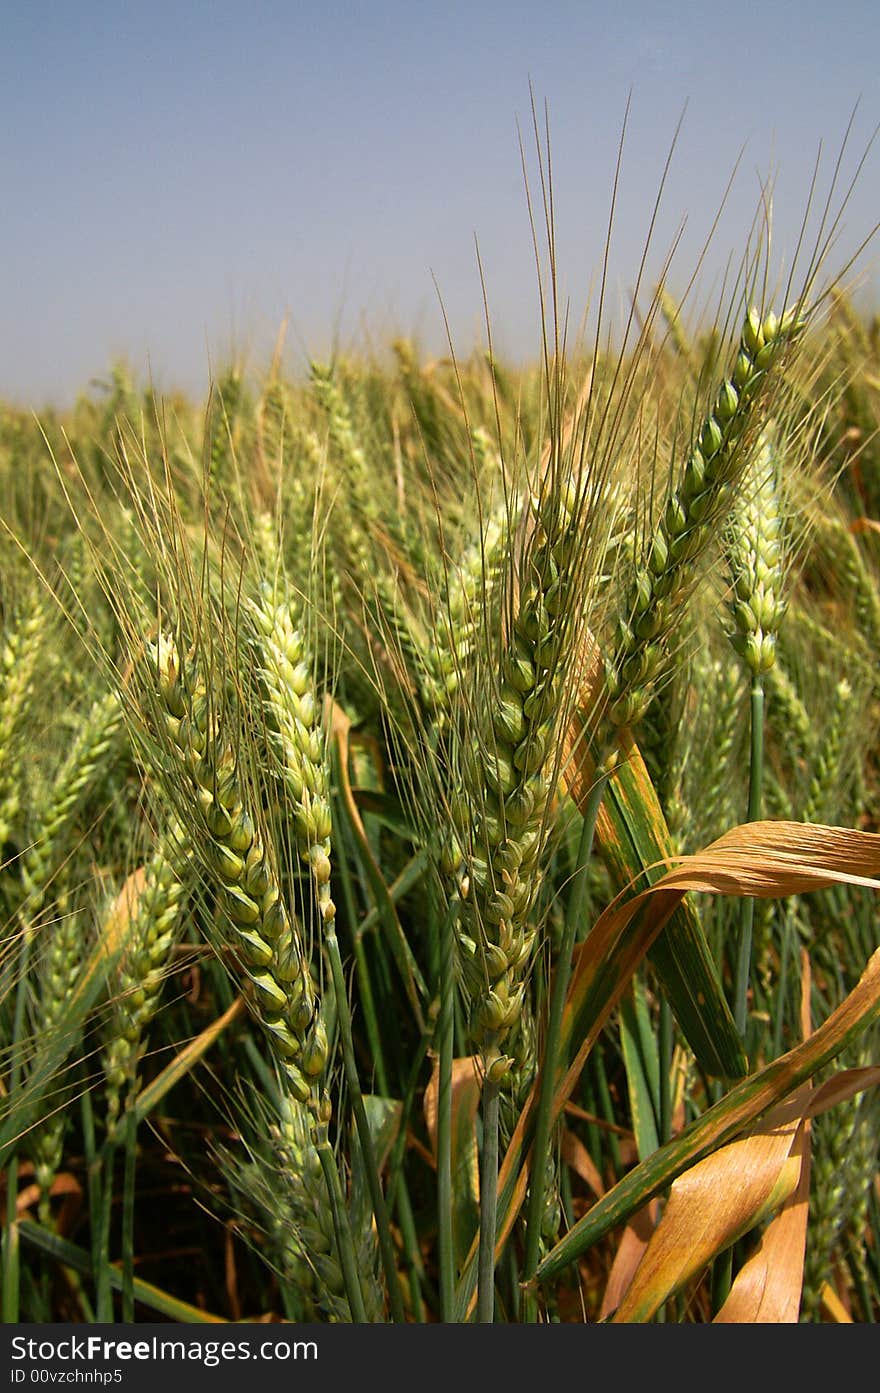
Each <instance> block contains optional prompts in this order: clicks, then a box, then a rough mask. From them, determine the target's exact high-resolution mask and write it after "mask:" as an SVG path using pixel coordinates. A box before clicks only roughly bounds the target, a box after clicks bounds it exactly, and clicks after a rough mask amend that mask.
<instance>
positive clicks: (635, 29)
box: [0, 0, 880, 406]
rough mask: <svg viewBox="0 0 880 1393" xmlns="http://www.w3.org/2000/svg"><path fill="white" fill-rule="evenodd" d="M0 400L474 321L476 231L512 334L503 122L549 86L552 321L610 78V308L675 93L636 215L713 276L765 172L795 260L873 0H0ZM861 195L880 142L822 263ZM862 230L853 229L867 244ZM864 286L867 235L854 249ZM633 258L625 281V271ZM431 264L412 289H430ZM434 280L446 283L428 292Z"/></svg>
mask: <svg viewBox="0 0 880 1393" xmlns="http://www.w3.org/2000/svg"><path fill="white" fill-rule="evenodd" d="M3 11H4V13H3V37H2V43H0V130H2V132H3V136H2V140H0V180H2V182H0V194H2V202H0V304H2V322H3V333H2V335H0V396H3V397H6V398H12V399H14V400H17V401H20V402H23V403H29V404H33V405H36V406H39V405H41V404H43V403H44V402H46V401H48V400H55V401H57V402H59V403H62V404H63V403H65V402H67V401H69V400H71V399H72V398H73V396H74V395H75V394H76V392H77V391H78V390H80V389H81V388H83V387H85V386H86V385H87V383H88V381H89V379H91V378H93V377H100V376H101V375H103V374H106V372H107V370H108V368H109V365H110V364H111V362H112V361H113V359H114V358H116V357H119V356H124V357H126V358H127V359H128V360H129V361H130V363H131V365H132V366H133V368H134V369H135V371H136V372H137V373H138V375H139V376H140V377H141V378H145V377H146V374H147V373H148V372H152V374H153V377H154V380H155V381H156V383H157V384H158V386H159V387H160V388H163V389H170V388H172V387H181V388H183V389H184V390H187V391H190V392H193V393H196V394H201V393H203V392H204V391H205V389H206V387H207V383H208V380H209V374H210V372H211V369H212V366H215V367H216V366H219V365H222V364H223V363H224V362H226V361H227V360H228V359H229V356H230V354H232V353H233V352H235V353H237V354H239V355H243V356H244V357H245V359H246V361H247V362H248V363H250V365H251V366H252V367H254V368H255V369H259V368H260V367H261V366H262V365H264V364H265V363H266V361H267V359H268V355H269V353H270V351H271V346H272V343H273V341H274V338H275V335H276V332H277V329H278V326H279V324H280V323H281V321H282V319H283V317H284V316H285V315H289V321H290V327H289V331H288V337H287V362H288V365H289V367H290V369H291V370H292V371H296V370H297V369H299V368H300V367H301V366H302V365H303V364H304V362H305V361H306V358H307V357H308V356H309V355H313V356H322V355H326V354H327V353H328V352H329V351H331V348H332V345H333V343H334V341H338V342H339V343H340V344H341V345H342V346H343V347H345V348H352V347H357V346H358V345H361V346H363V345H367V346H369V347H370V348H373V349H376V350H377V351H380V350H382V349H383V348H384V346H385V345H387V344H388V343H389V342H390V340H391V339H392V338H393V337H394V336H395V335H396V334H400V333H404V334H408V335H412V336H414V337H416V338H417V339H418V340H419V341H420V342H421V343H422V344H423V345H424V347H425V349H426V351H429V352H439V351H442V350H443V346H444V327H443V315H442V313H441V304H440V302H441V299H442V304H443V307H444V308H445V311H446V314H447V316H448V319H449V323H450V327H451V331H452V336H453V340H454V343H455V346H456V349H457V350H458V351H460V352H462V353H465V352H467V351H468V350H469V349H470V348H471V347H473V346H474V344H475V343H477V342H480V341H481V340H482V337H483V334H484V329H483V306H482V293H481V288H480V280H479V276H478V272H477V263H476V254H475V239H478V241H479V247H480V253H481V257H482V262H483V266H484V271H485V278H486V287H487V292H488V297H489V307H490V313H491V319H492V325H493V331H494V333H495V335H496V340H497V345H498V348H499V350H500V351H502V352H504V353H507V354H510V355H511V356H515V357H518V358H531V357H534V356H535V354H536V352H537V349H538V345H539V337H538V336H539V320H538V306H537V293H536V275H535V270H534V262H533V255H532V248H531V239H530V231H529V221H528V213H527V207H526V197H525V185H524V178H523V171H522V168H521V163H520V150H519V143H518V142H519V134H518V131H520V130H521V131H522V132H523V135H524V141H525V147H526V154H527V163H528V165H529V169H530V174H531V177H532V178H533V179H534V176H535V160H534V141H533V138H532V136H531V133H530V120H531V118H530V109H529V84H530V83H531V86H532V89H533V90H534V93H535V96H536V99H537V101H538V103H539V106H540V107H541V108H542V110H543V105H544V103H545V102H546V103H547V104H548V107H549V119H550V132H551V140H552V150H553V169H554V183H555V190H556V200H557V243H558V251H559V263H560V276H561V281H562V284H563V287H564V289H565V291H566V293H567V294H569V295H570V296H571V302H572V312H573V316H574V318H575V319H577V318H578V317H579V315H580V313H581V311H582V309H583V307H584V304H585V303H586V300H587V297H588V295H589V294H590V287H591V285H592V284H594V283H595V280H596V277H597V275H598V272H599V269H600V263H601V251H602V244H603V240H604V233H605V226H606V221H607V214H608V205H609V198H610V193H611V187H612V179H613V175H614V166H615V160H616V154H617V145H618V141H619V137H620V131H621V125H622V122H623V117H624V111H625V108H626V103H627V98H628V95H629V94H630V93H631V110H630V115H629V125H628V129H627V137H626V144H625V149H624V157H623V169H622V179H621V189H620V197H619V205H618V213H617V222H616V229H615V239H614V254H613V258H612V276H611V283H610V284H611V300H612V302H613V303H615V304H622V303H625V302H626V299H627V296H628V295H629V293H630V291H631V288H632V286H633V284H634V281H635V278H636V274H637V271H638V265H639V258H640V255H641V248H642V245H643V242H644V239H645V235H646V232H647V227H648V222H649V219H650V216H651V210H652V205H653V201H654V197H655V194H656V191H657V186H658V182H659V178H660V174H661V171H662V168H663V165H664V162H665V160H666V156H667V153H668V151H669V147H670V144H671V142H672V138H673V135H674V132H675V129H676V125H677V123H678V121H679V118H680V116H681V114H682V111H683V110H684V108H685V104H687V110H686V112H685V116H684V124H683V127H682V131H681V134H680V136H679V141H678V145H677V148H676V151H675V154H674V156H673V162H672V167H671V171H670V175H669V179H668V183H667V187H666V192H665V197H664V203H663V206H662V209H661V214H660V218H659V220H658V224H657V229H656V234H655V243H654V245H655V255H654V260H653V261H652V263H651V267H650V268H649V269H654V270H656V268H657V267H659V265H660V262H661V261H662V254H663V252H664V251H665V250H666V248H667V247H668V245H669V244H670V243H671V241H672V239H673V237H674V236H675V233H676V230H677V228H678V227H679V225H680V223H681V222H682V220H683V219H686V228H685V233H684V236H683V239H682V242H681V245H680V248H679V252H678V256H677V259H676V261H675V262H674V264H673V269H672V275H671V283H672V286H673V288H675V289H678V290H679V291H680V290H681V289H682V288H683V287H684V286H685V285H686V284H687V281H688V279H689V277H690V273H691V271H692V269H693V267H694V264H695V261H696V258H697V256H698V255H699V251H700V249H701V247H702V244H703V242H704V239H705V237H706V235H707V233H708V231H709V229H710V227H711V225H712V222H713V219H714V216H715V213H716V211H717V208H718V205H719V203H720V201H721V198H722V195H723V193H724V190H725V187H726V185H727V182H728V179H729V177H730V175H731V172H732V170H733V168H734V164H735V162H736V160H737V157H738V156H739V154H740V151H741V149H742V147H743V146H745V151H744V154H743V157H742V160H741V163H740V166H739V170H738V173H737V176H736V178H735V181H734V186H733V188H732V190H731V194H730V197H729V200H728V204H727V206H726V208H725V211H724V214H723V216H722V218H721V220H720V222H719V226H718V228H717V231H716V234H715V237H714V239H713V245H712V248H711V250H710V253H709V255H708V256H707V258H706V261H705V265H704V268H703V275H702V281H701V284H702V285H703V287H704V291H703V295H704V298H705V299H706V300H710V299H711V296H712V293H713V288H715V287H717V285H718V278H719V276H720V274H721V272H722V269H723V267H724V265H725V262H726V260H727V258H729V257H730V256H734V257H736V256H737V255H739V254H741V252H742V249H743V247H744V244H745V240H746V237H747V235H748V230H749V226H750V223H751V219H752V215H753V213H754V210H755V207H756V204H757V201H758V196H759V188H760V182H761V179H762V177H766V176H767V175H768V174H769V173H771V172H773V173H775V175H776V189H775V198H774V237H775V246H776V254H777V256H778V258H779V259H780V262H781V263H783V262H785V259H786V258H787V257H790V255H791V251H792V249H793V247H794V239H795V235H796V232H797V229H798V227H799V225H800V221H801V217H802V214H803V210H804V205H805V202H806V198H807V194H808V190H809V185H810V179H811V175H812V170H813V165H814V163H815V160H816V156H817V152H818V150H819V147H820V143H821V144H822V145H824V149H825V154H824V160H823V169H824V171H825V173H824V178H823V179H822V181H821V187H822V188H823V189H827V184H828V179H829V178H830V174H831V170H832V166H833V162H834V159H835V158H836V155H837V152H838V150H839V147H840V144H841V141H842V139H843V135H844V131H845V129H846V126H847V122H848V120H849V117H850V115H851V112H852V109H853V107H854V105H855V103H856V101H857V99H858V100H859V101H860V105H859V108H858V111H857V114H856V119H855V127H854V134H853V137H852V143H851V149H850V152H849V154H848V155H847V158H846V162H845V172H846V173H847V174H851V173H852V172H853V170H854V167H855V164H856V163H857V160H858V157H859V156H860V155H861V154H862V153H863V152H864V149H865V146H866V145H867V143H868V140H869V139H870V136H871V134H872V132H873V130H874V127H875V126H876V125H877V123H878V122H880V79H878V75H877V74H878V71H880V69H878V67H877V55H878V53H880V6H877V5H876V4H871V3H867V0H865V3H862V2H861V0H842V3H840V2H839V3H836V4H828V3H816V2H815V0H800V3H787V0H765V3H763V4H757V3H753V0H740V3H738V4H736V5H726V6H715V7H709V6H707V5H705V4H704V3H701V4H697V3H678V4H669V3H663V0H658V3H653V4H651V3H647V0H638V2H637V0H619V2H618V3H601V4H600V3H581V4H576V3H572V2H571V0H557V2H556V3H554V2H553V0H547V3H544V4H543V5H541V6H538V5H537V4H536V3H530V4H524V3H520V2H519V0H510V2H509V3H506V4H501V3H494V0H493V3H482V4H481V3H479V0H475V2H474V3H470V4H462V3H458V0H450V3H446V4H440V3H418V0H410V3H409V4H403V3H398V0H376V2H375V3H371V4H366V3H363V4H345V5H342V4H334V3H332V2H328V3H324V4H318V3H311V0H302V3H288V4H280V3H259V0H257V3H251V4H248V5H244V4H241V3H237V4H231V3H226V0H219V3H215V4H201V5H197V4H191V3H190V4H187V3H186V2H185V0H182V3H178V4H169V3H165V2H164V0H153V2H152V3H150V4H147V5H145V4H143V3H141V4H138V5H133V4H125V3H121V0H116V3H114V4H104V3H92V2H91V0H76V3H54V4H47V3H42V2H41V0H30V2H29V3H28V4H26V5H21V6H13V5H12V4H11V2H10V0H5V3H4V5H3ZM878 220H880V144H878V147H877V149H876V150H875V151H872V153H871V154H870V155H869V157H868V161H867V163H866V166H865V169H864V171H863V173H862V176H861V178H860V180H859V183H858V186H857V189H856V192H855V194H854V196H853V198H852V200H851V203H850V206H849V208H848V210H847V213H846V218H845V225H844V227H843V229H842V232H841V241H840V246H839V248H838V250H837V252H836V253H835V255H836V257H837V259H838V260H839V261H841V262H842V261H843V260H845V258H846V256H847V255H849V253H850V252H851V251H852V250H853V249H854V248H855V246H856V245H857V244H858V242H859V241H860V240H861V239H862V238H863V237H864V236H866V235H867V233H868V231H869V230H870V228H871V227H872V226H873V224H874V222H876V221H878ZM874 251H875V253H876V249H874ZM860 265H861V266H862V268H863V270H864V272H865V277H866V286H867V290H868V292H870V293H872V294H873V296H874V300H876V298H877V297H876V290H877V287H878V276H877V272H876V270H875V269H874V268H873V267H872V265H871V263H870V254H869V257H868V258H865V259H863V260H862V262H861V263H860ZM649 279H650V275H649ZM435 282H436V285H435ZM438 292H439V293H438Z"/></svg>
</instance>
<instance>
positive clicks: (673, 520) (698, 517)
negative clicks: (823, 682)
mask: <svg viewBox="0 0 880 1393" xmlns="http://www.w3.org/2000/svg"><path fill="white" fill-rule="evenodd" d="M803 327H804V321H803V320H802V318H801V317H800V316H799V314H798V312H797V311H796V310H793V311H790V312H787V313H786V314H784V315H783V316H782V318H781V319H778V318H777V317H776V315H775V314H773V313H770V314H768V315H766V316H765V317H764V318H763V320H762V319H761V317H760V315H759V314H758V312H757V311H756V310H751V311H750V312H749V314H748V316H747V318H746V321H745V324H744V326H743V331H742V337H741V339H740V346H739V352H738V355H737V359H736V363H735V366H734V368H733V372H732V373H731V376H730V377H729V378H727V379H725V381H724V382H723V383H722V385H721V387H720V388H719V390H718V393H717V395H716V398H715V403H714V407H713V409H712V411H711V413H710V414H709V416H708V417H707V418H706V420H705V421H704V423H703V425H702V428H701V430H700V432H699V434H698V436H697V439H696V440H695V442H694V444H693V445H692V447H691V450H690V452H689V454H688V458H687V461H686V464H685V467H684V470H683V472H682V476H681V479H680V482H679V484H678V486H677V487H676V488H675V490H674V491H673V493H672V494H671V496H670V498H669V500H668V502H667V504H666V507H665V509H664V512H663V516H662V518H661V520H660V523H659V524H658V526H657V528H656V530H655V532H654V535H653V538H652V539H651V543H650V548H649V550H648V552H647V556H646V558H645V560H644V561H643V562H642V563H641V564H640V565H639V566H638V568H637V570H636V575H635V578H634V580H633V583H632V586H631V589H630V593H629V596H628V599H627V602H626V604H625V605H624V607H623V611H622V613H621V615H620V618H619V619H618V623H617V631H616V635H615V639H614V644H613V656H612V657H611V658H610V659H609V661H608V662H607V665H606V689H607V696H608V702H609V704H608V707H607V718H608V721H609V722H610V724H611V726H612V727H621V726H629V725H633V724H635V723H636V722H637V721H639V720H640V719H641V718H642V716H643V715H644V714H645V711H646V710H647V708H648V704H649V703H650V700H651V696H652V693H653V690H654V686H655V683H656V681H657V679H658V677H659V675H660V673H661V671H662V668H663V664H664V661H665V659H666V655H667V653H668V651H669V646H670V643H671V642H672V640H673V636H674V633H675V630H676V626H677V621H678V618H679V615H680V613H681V610H682V606H683V604H684V602H685V601H686V600H687V597H688V595H689V593H690V591H691V589H692V587H693V584H694V579H695V574H696V568H697V565H698V563H699V561H700V560H701V558H702V557H703V555H704V553H705V551H706V549H707V547H708V546H709V544H710V542H711V541H712V539H713V537H714V536H715V533H716V531H717V528H718V525H719V523H720V522H721V521H722V519H723V518H724V516H725V515H726V513H727V511H728V509H729V507H730V504H731V502H732V498H733V490H734V488H735V487H738V481H739V479H740V476H741V474H742V471H743V469H744V468H745V467H746V465H747V463H748V458H749V447H750V440H749V436H750V433H753V432H755V431H756V430H758V429H760V426H761V424H762V420H763V417H762V404H763V402H764V401H765V399H766V396H767V394H768V392H769V390H770V388H771V386H772V385H773V381H774V374H775V373H776V372H777V371H778V367H779V363H780V360H781V359H782V357H783V355H784V353H785V350H786V349H787V348H788V347H789V346H790V344H791V343H792V342H793V341H794V340H795V339H796V338H797V337H798V336H799V335H800V333H801V332H802V329H803Z"/></svg>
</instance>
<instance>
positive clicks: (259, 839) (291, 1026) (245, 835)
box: [148, 635, 327, 1102]
mask: <svg viewBox="0 0 880 1393" xmlns="http://www.w3.org/2000/svg"><path fill="white" fill-rule="evenodd" d="M148 673H149V674H150V675H151V676H152V679H153V684H154V686H153V694H154V699H155V706H154V710H155V712H156V715H157V717H158V718H159V720H161V723H162V728H161V730H157V731H156V735H157V737H158V738H159V739H160V741H161V745H160V747H159V750H158V751H157V754H158V759H157V763H156V765H155V766H154V769H153V775H154V777H155V778H156V779H157V781H158V782H159V783H160V785H161V786H162V787H163V790H164V792H165V796H166V797H167V798H168V799H169V801H170V802H171V804H172V806H173V807H175V809H176V811H177V814H178V817H179V818H180V821H181V823H182V824H183V825H184V826H185V835H186V845H187V848H188V851H189V854H190V856H191V857H192V858H193V859H194V861H195V863H196V865H197V867H198V869H199V871H200V873H201V878H202V881H203V884H204V885H205V886H206V887H207V888H208V889H209V890H211V891H212V892H213V893H215V894H216V895H217V902H218V910H219V918H220V923H221V925H222V926H223V929H224V930H225V931H226V932H227V933H228V943H229V946H230V948H232V949H233V950H234V952H235V954H236V956H237V958H238V960H239V962H240V964H241V967H242V969H243V971H244V973H245V974H246V978H247V981H248V983H249V988H250V990H249V998H250V1001H251V1004H252V1007H253V1009H254V1011H255V1013H256V1015H257V1017H258V1019H259V1020H260V1022H261V1023H262V1025H263V1027H264V1030H265V1032H266V1036H267V1039H268V1041H269V1044H270V1047H271V1049H272V1051H273V1054H274V1055H275V1058H276V1060H277V1063H278V1065H279V1068H280V1070H281V1072H282V1075H283V1077H284V1080H285V1083H286V1086H287V1087H288V1088H289V1089H290V1091H291V1092H292V1094H293V1096H294V1097H296V1098H298V1099H299V1101H300V1102H307V1101H308V1100H309V1099H310V1098H314V1097H318V1096H320V1079H321V1076H322V1074H323V1072H324V1067H325V1064H326V1059H327V1033H326V1029H325V1026H324V1021H323V1017H322V1013H321V1009H320V1002H319V1000H318V998H317V995H316V992H315V987H314V983H313V981H312V977H311V973H310V970H309V965H308V962H307V960H306V957H305V953H304V950H303V945H302V942H301V939H300V935H299V931H298V928H297V926H296V923H295V922H294V920H293V919H292V918H291V915H290V914H289V912H288V909H287V907H286V905H285V903H284V900H283V898H282V894H281V890H280V886H279V881H278V875H277V872H276V870H275V867H274V863H273V857H272V853H271V850H270V848H269V847H268V846H267V844H266V842H265V840H264V837H263V833H262V831H261V829H260V824H259V813H258V810H256V809H254V808H252V807H251V806H249V803H248V798H247V787H248V786H247V782H246V780H245V778H244V776H243V771H242V769H241V766H240V761H239V758H238V755H237V752H236V747H235V745H234V744H233V742H232V740H231V739H230V737H229V735H228V734H227V732H226V731H225V730H224V727H223V696H222V693H219V692H216V691H214V690H213V689H212V687H211V685H210V683H209V681H208V680H207V679H206V677H205V676H204V674H203V672H202V670H201V665H200V663H199V659H198V655H197V654H195V653H194V654H192V655H191V656H190V658H189V659H183V658H182V657H181V655H180V653H179V651H178V648H177V644H176V643H175V641H174V640H173V639H172V638H170V637H168V636H167V635H163V636H162V637H161V638H160V639H159V641H158V643H157V644H156V645H155V646H154V647H153V649H152V651H151V653H150V658H149V663H148ZM187 802H188V803H189V807H188V808H187Z"/></svg>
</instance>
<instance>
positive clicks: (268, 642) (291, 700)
mask: <svg viewBox="0 0 880 1393" xmlns="http://www.w3.org/2000/svg"><path fill="white" fill-rule="evenodd" d="M246 609H247V616H248V619H249V622H250V625H251V645H252V650H253V653H254V656H255V660H256V666H257V675H258V678H259V681H260V683H261V685H262V687H263V691H264V698H265V704H266V709H267V716H268V722H267V724H268V729H269V738H270V741H271V744H272V747H273V750H274V753H275V756H276V762H277V767H278V769H279V772H280V775H281V779H282V782H283V785H284V789H285V792H286V794H287V798H288V800H289V806H290V808H291V811H292V812H293V819H294V826H295V831H296V840H297V845H298V849H299V853H300V855H301V856H302V858H303V860H304V861H305V862H306V863H307V864H308V866H309V869H310V871H311V874H312V878H313V880H314V884H315V890H316V894H317V899H318V908H319V911H320V913H321V915H322V918H324V919H330V918H332V917H333V915H334V913H335V907H334V905H333V902H332V900H331V899H330V855H331V832H332V815H331V810H330V790H329V776H328V761H327V751H326V742H325V737H324V730H323V725H322V720H323V713H322V711H321V709H320V706H319V703H318V699H317V696H316V693H315V686H314V672H313V665H312V661H311V656H310V654H309V651H308V647H307V642H306V636H305V634H304V632H303V631H302V630H301V629H300V628H299V627H298V625H297V623H296V622H295V618H294V613H293V606H292V602H291V599H290V596H289V593H288V592H287V591H286V587H285V586H284V583H283V578H279V580H278V581H277V582H275V583H271V582H266V583H264V584H263V585H261V586H260V589H259V593H258V595H257V598H256V599H253V600H249V601H248V603H247V606H246Z"/></svg>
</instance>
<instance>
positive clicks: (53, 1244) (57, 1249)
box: [19, 1219, 226, 1325]
mask: <svg viewBox="0 0 880 1393" xmlns="http://www.w3.org/2000/svg"><path fill="white" fill-rule="evenodd" d="M19 1230H20V1232H21V1237H22V1239H23V1240H24V1241H25V1242H26V1243H29V1244H30V1245H31V1247H33V1248H36V1249H37V1250H38V1251H39V1252H42V1253H46V1254H47V1256H48V1257H51V1258H55V1259H56V1260H57V1261H58V1262H60V1263H63V1264H64V1266H65V1267H71V1268H73V1270H74V1272H79V1273H81V1274H82V1275H83V1276H84V1277H90V1276H91V1275H92V1261H91V1258H90V1257H89V1255H88V1253H86V1252H85V1251H84V1250H83V1249H82V1248H78V1247H77V1246H76V1244H75V1243H71V1242H70V1241H69V1240H68V1239H66V1238H61V1237H59V1235H58V1234H57V1233H51V1232H50V1231H49V1229H44V1228H41V1226H40V1225H39V1224H35V1223H34V1221H33V1220H32V1219H22V1220H21V1222H20V1223H19ZM109 1274H110V1285H111V1286H112V1288H113V1289H114V1291H120V1292H121V1291H122V1283H123V1277H122V1273H121V1272H120V1271H119V1269H118V1268H116V1267H112V1266H111V1267H110V1269H109ZM132 1291H133V1294H134V1298H135V1300H136V1301H139V1302H141V1304H142V1305H144V1306H147V1307H149V1309H150V1310H151V1311H158V1313H159V1314H160V1315H162V1316H167V1317H168V1318H169V1320H173V1321H179V1322H180V1323H181V1324H184V1325H225V1324H226V1318H225V1317H224V1316H215V1315H212V1314H211V1312H210V1311H200V1310H198V1308H197V1307H196V1306H191V1305H190V1304H189V1302H188V1301H181V1300H179V1298H178V1297H176V1296H172V1295H171V1294H170V1293H169V1292H167V1291H162V1289H161V1288H160V1287H154V1286H153V1285H152V1283H151V1282H144V1281H142V1280H141V1278H140V1277H135V1278H133V1280H132Z"/></svg>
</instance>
